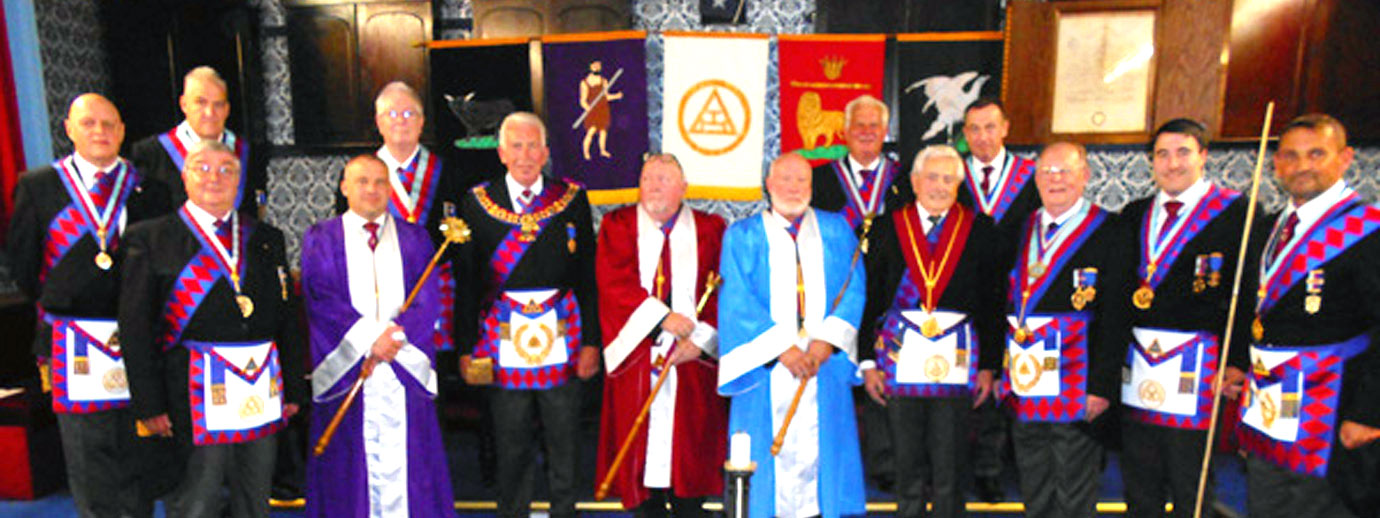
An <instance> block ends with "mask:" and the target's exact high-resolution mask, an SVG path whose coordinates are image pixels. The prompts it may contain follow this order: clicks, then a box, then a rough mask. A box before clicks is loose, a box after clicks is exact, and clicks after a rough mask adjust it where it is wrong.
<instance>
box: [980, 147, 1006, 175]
mask: <svg viewBox="0 0 1380 518" xmlns="http://www.w3.org/2000/svg"><path fill="white" fill-rule="evenodd" d="M972 157H973V164H974V166H975V167H973V173H981V172H982V168H983V166H989V165H990V166H992V172H993V173H996V174H1001V168H1002V166H1004V165H1006V146H1002V147H1001V149H999V150H997V154H996V155H995V156H993V157H992V161H991V162H983V161H982V160H979V159H978V157H977V155H972Z"/></svg>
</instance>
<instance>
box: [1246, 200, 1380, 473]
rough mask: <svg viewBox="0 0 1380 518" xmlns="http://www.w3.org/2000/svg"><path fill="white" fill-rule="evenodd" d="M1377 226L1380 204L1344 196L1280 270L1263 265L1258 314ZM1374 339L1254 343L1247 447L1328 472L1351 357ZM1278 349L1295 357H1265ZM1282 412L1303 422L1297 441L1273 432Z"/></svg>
mask: <svg viewBox="0 0 1380 518" xmlns="http://www.w3.org/2000/svg"><path fill="white" fill-rule="evenodd" d="M1376 230H1380V207H1377V206H1375V205H1366V204H1363V203H1360V201H1359V200H1358V198H1357V196H1356V195H1355V194H1354V193H1353V194H1351V195H1349V196H1347V197H1345V198H1343V199H1342V200H1340V201H1338V202H1337V203H1336V204H1335V205H1333V206H1332V207H1331V208H1329V209H1328V210H1327V212H1326V213H1324V214H1323V216H1322V217H1321V218H1319V219H1318V221H1317V222H1316V223H1314V224H1313V226H1312V228H1310V229H1308V231H1307V233H1305V234H1303V236H1304V237H1303V238H1302V239H1299V240H1298V242H1297V243H1296V244H1295V245H1294V246H1291V247H1290V248H1288V249H1286V250H1285V251H1283V252H1282V253H1281V254H1280V257H1279V258H1278V260H1277V261H1276V262H1277V263H1278V264H1279V265H1280V266H1279V267H1278V268H1277V269H1275V270H1274V271H1270V270H1269V269H1268V266H1269V265H1266V264H1262V265H1261V271H1262V275H1261V277H1262V280H1261V285H1262V286H1263V287H1264V294H1265V295H1264V296H1263V297H1261V298H1260V300H1259V302H1258V306H1257V308H1258V309H1257V310H1256V314H1257V315H1264V314H1266V313H1268V312H1269V311H1270V310H1271V309H1273V308H1274V306H1275V304H1277V303H1278V302H1279V300H1280V299H1281V298H1282V297H1283V296H1284V294H1285V293H1286V292H1288V291H1289V289H1290V288H1291V287H1292V286H1293V285H1295V284H1297V283H1298V282H1299V281H1300V280H1302V279H1307V278H1309V277H1310V275H1309V274H1310V272H1313V271H1316V270H1320V269H1321V268H1322V266H1323V265H1324V264H1326V263H1327V262H1328V261H1331V260H1332V259H1334V258H1336V257H1337V256H1338V255H1340V254H1341V253H1342V252H1344V251H1346V249H1347V248H1349V247H1351V245H1353V244H1355V243H1356V242H1358V241H1360V240H1361V239H1364V238H1366V237H1367V236H1369V235H1371V234H1372V233H1374V232H1375V231H1376ZM1266 273H1268V276H1267V275H1265V274H1266ZM1310 282H1311V280H1310ZM1369 345H1370V338H1369V337H1368V336H1367V335H1365V334H1362V335H1360V336H1357V337H1355V338H1352V339H1350V340H1347V341H1344V342H1340V343H1335V344H1328V345H1319V346H1290V345H1287V344H1285V345H1275V344H1254V345H1252V347H1251V356H1252V363H1253V367H1252V369H1251V372H1250V385H1249V386H1248V389H1249V390H1248V391H1247V392H1245V393H1244V394H1243V396H1244V397H1243V398H1242V400H1241V415H1242V424H1243V425H1244V426H1240V427H1238V432H1239V436H1240V440H1241V446H1242V448H1244V449H1245V450H1246V451H1249V452H1252V453H1254V454H1256V455H1259V456H1260V457H1262V458H1264V459H1266V460H1268V461H1270V462H1272V463H1274V464H1276V465H1278V466H1280V467H1283V468H1286V469H1289V470H1292V471H1294V472H1296V473H1300V474H1304V475H1311V476H1315V477H1323V476H1326V475H1327V465H1328V459H1329V458H1330V457H1331V453H1332V446H1333V438H1334V437H1335V436H1336V425H1337V410H1338V409H1339V407H1340V397H1341V392H1342V375H1343V367H1344V363H1345V362H1346V360H1347V359H1349V358H1351V357H1353V356H1356V355H1357V354H1360V353H1362V352H1364V351H1365V350H1366V348H1367V347H1368V346H1369ZM1277 354H1284V355H1291V356H1292V357H1290V358H1289V359H1288V360H1286V361H1284V362H1282V363H1279V364H1278V365H1275V366H1274V367H1267V366H1266V365H1265V363H1264V362H1262V361H1259V360H1260V359H1261V358H1262V357H1265V356H1267V355H1277ZM1300 380H1302V381H1300ZM1276 386H1278V388H1279V389H1280V393H1281V397H1280V398H1279V400H1275V398H1274V397H1273V396H1272V395H1271V394H1272V392H1273V388H1275V387H1276ZM1279 419H1286V420H1288V421H1287V422H1286V423H1282V424H1281V425H1280V427H1297V430H1296V432H1294V435H1295V436H1294V437H1293V440H1287V438H1280V437H1276V436H1275V435H1271V434H1270V433H1268V432H1267V430H1266V429H1271V431H1274V430H1273V428H1274V427H1273V426H1272V425H1273V424H1275V422H1276V421H1277V420H1279ZM1261 426H1263V427H1264V428H1261ZM1286 430H1287V428H1286ZM1276 433H1278V431H1276ZM1285 435H1288V434H1287V433H1286V434H1285Z"/></svg>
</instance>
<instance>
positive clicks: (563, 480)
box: [489, 379, 580, 518]
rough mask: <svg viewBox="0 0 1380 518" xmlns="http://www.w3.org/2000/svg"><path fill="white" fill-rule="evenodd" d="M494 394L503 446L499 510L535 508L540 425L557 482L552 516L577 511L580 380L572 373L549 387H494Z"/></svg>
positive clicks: (522, 513) (506, 513) (509, 517)
mask: <svg viewBox="0 0 1380 518" xmlns="http://www.w3.org/2000/svg"><path fill="white" fill-rule="evenodd" d="M489 397H490V405H489V408H490V410H491V411H492V412H493V419H494V443H495V444H494V446H495V449H496V450H498V451H497V453H498V466H497V467H498V473H497V475H498V516H500V517H503V518H517V517H527V516H530V515H531V513H532V511H531V507H532V482H533V478H532V477H533V474H534V473H533V470H534V469H535V467H536V464H537V449H538V444H539V443H538V442H537V430H538V429H539V428H540V429H541V431H542V433H541V436H542V437H541V440H542V442H541V443H540V444H542V445H545V449H544V450H543V451H544V452H545V454H546V471H547V482H548V485H549V486H550V488H551V516H552V517H554V518H567V517H572V516H575V499H576V497H577V494H576V489H575V480H576V477H575V470H576V468H577V467H578V464H579V450H578V448H577V443H578V442H579V436H580V433H579V432H580V427H579V424H580V421H579V419H580V382H579V381H577V380H573V379H572V380H570V381H568V382H566V384H564V385H561V386H559V387H556V388H551V389H547V390H507V389H494V390H493V391H492V392H491V393H490V396H489Z"/></svg>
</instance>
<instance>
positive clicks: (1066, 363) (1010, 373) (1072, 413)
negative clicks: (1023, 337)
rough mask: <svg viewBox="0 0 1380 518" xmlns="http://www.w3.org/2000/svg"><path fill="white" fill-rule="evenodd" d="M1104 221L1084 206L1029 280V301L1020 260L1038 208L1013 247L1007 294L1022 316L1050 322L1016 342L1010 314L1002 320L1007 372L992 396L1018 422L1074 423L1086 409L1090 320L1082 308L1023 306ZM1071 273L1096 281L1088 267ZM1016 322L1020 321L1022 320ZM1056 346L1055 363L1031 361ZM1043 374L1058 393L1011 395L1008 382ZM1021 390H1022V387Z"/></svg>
mask: <svg viewBox="0 0 1380 518" xmlns="http://www.w3.org/2000/svg"><path fill="white" fill-rule="evenodd" d="M1106 219H1107V213H1106V212H1104V211H1103V210H1102V209H1101V208H1100V207H1098V206H1097V205H1090V206H1089V207H1088V213H1087V215H1086V216H1085V217H1084V218H1083V221H1082V222H1081V223H1080V224H1079V225H1078V226H1077V227H1075V228H1074V229H1073V230H1072V231H1070V234H1069V235H1068V237H1067V238H1065V240H1064V242H1063V243H1062V244H1060V246H1059V248H1058V250H1057V251H1055V252H1054V254H1053V255H1052V257H1053V258H1054V260H1053V261H1052V262H1051V264H1047V265H1045V271H1044V272H1043V273H1042V274H1041V275H1039V276H1038V277H1037V278H1036V279H1035V280H1034V281H1033V282H1032V283H1031V288H1030V292H1031V295H1030V297H1029V299H1028V300H1025V301H1022V300H1021V293H1022V291H1023V290H1022V288H1023V286H1024V285H1025V282H1026V279H1027V277H1028V276H1029V273H1030V272H1028V271H1027V267H1028V263H1029V261H1028V260H1027V259H1026V258H1027V257H1028V255H1029V252H1030V247H1032V246H1036V244H1035V241H1036V240H1037V237H1035V236H1036V233H1037V232H1042V231H1043V229H1042V228H1040V227H1041V225H1040V224H1039V223H1040V218H1039V217H1038V212H1037V213H1033V214H1032V216H1031V217H1030V218H1028V219H1027V221H1026V223H1025V237H1024V238H1023V240H1022V242H1021V247H1020V248H1019V250H1020V253H1019V255H1017V260H1016V266H1015V268H1012V270H1011V274H1010V277H1009V282H1010V290H1011V291H1010V295H1009V296H1010V297H1011V302H1012V306H1013V307H1014V308H1015V311H1016V314H1018V315H1019V314H1024V316H1025V318H1026V319H1027V320H1029V319H1035V318H1039V319H1044V318H1048V319H1050V321H1049V322H1048V323H1046V324H1045V325H1042V326H1040V327H1039V328H1036V329H1033V330H1031V331H1032V332H1033V335H1032V336H1031V337H1030V338H1029V339H1028V340H1027V341H1026V342H1025V343H1021V342H1020V341H1018V340H1016V339H1015V338H1014V336H1015V334H1016V333H1017V331H1018V328H1017V327H1016V325H1012V323H1011V322H1010V320H1014V318H1012V319H1008V330H1007V340H1006V342H1007V350H1006V354H1005V355H1003V362H1002V363H1003V365H1004V367H1005V368H1006V370H1007V375H1006V376H1003V377H1002V382H1001V385H1000V387H999V390H998V397H999V399H1006V401H1007V405H1009V406H1010V407H1011V408H1012V410H1013V411H1014V412H1015V414H1016V418H1017V419H1019V420H1021V421H1026V422H1030V421H1034V422H1057V423H1066V422H1075V421H1080V420H1082V419H1083V416H1084V415H1085V414H1086V412H1087V383H1088V325H1089V324H1090V323H1091V322H1092V316H1091V315H1089V314H1088V313H1087V312H1086V311H1070V312H1064V313H1044V314H1035V313H1028V310H1029V309H1030V308H1034V307H1037V306H1039V305H1040V300H1041V299H1043V298H1044V295H1045V292H1047V291H1049V288H1050V286H1051V285H1053V281H1054V279H1055V278H1057V277H1058V276H1059V272H1062V271H1063V270H1064V267H1065V266H1066V265H1067V264H1068V261H1069V259H1071V258H1072V257H1073V255H1074V254H1075V253H1076V252H1077V251H1078V250H1079V249H1080V248H1082V246H1083V244H1084V243H1085V242H1087V240H1088V238H1089V237H1091V236H1092V234H1093V232H1095V231H1096V230H1097V229H1098V227H1101V226H1102V223H1103V222H1104V221H1106ZM1070 223H1071V222H1070ZM1066 224H1069V223H1066ZM1073 277H1074V282H1075V283H1076V284H1079V286H1087V287H1092V286H1095V285H1096V283H1097V280H1096V277H1097V274H1096V272H1094V271H1086V270H1079V271H1075V272H1074V276H1073ZM1017 324H1024V322H1019V323H1017ZM1056 350H1057V351H1058V360H1057V365H1050V364H1049V362H1048V361H1044V362H1034V363H1031V362H1032V360H1033V359H1034V358H1035V357H1036V355H1035V354H1033V353H1034V352H1036V351H1038V352H1040V353H1044V355H1045V356H1047V355H1048V353H1050V352H1051V351H1056ZM1051 367H1052V368H1051ZM1032 370H1033V371H1032ZM1044 372H1051V373H1053V374H1057V375H1058V376H1059V390H1058V394H1055V395H1048V396H1021V395H1019V394H1017V393H1016V388H1017V387H1015V386H1013V383H1016V384H1022V383H1024V382H1025V381H1030V384H1031V385H1034V384H1035V383H1037V382H1038V380H1039V378H1040V377H1041V376H1042V375H1043V373H1044ZM1022 373H1024V374H1022ZM1022 391H1023V392H1024V390H1022Z"/></svg>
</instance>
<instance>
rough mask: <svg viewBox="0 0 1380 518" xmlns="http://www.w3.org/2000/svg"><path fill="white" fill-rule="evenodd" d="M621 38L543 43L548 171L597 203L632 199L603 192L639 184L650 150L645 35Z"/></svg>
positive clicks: (632, 199)
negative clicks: (578, 186) (585, 190)
mask: <svg viewBox="0 0 1380 518" xmlns="http://www.w3.org/2000/svg"><path fill="white" fill-rule="evenodd" d="M618 37H620V38H621V39H607V40H597V41H588V40H585V41H560V40H559V39H556V40H555V41H543V42H542V59H543V66H544V68H545V74H544V75H545V78H546V85H545V94H546V113H547V128H548V131H547V133H548V138H547V140H548V144H549V145H550V147H551V171H552V173H553V174H555V175H556V176H557V177H560V178H565V179H568V180H573V181H576V182H579V183H581V184H583V185H584V186H585V187H586V188H588V189H589V190H590V191H591V192H590V199H591V201H594V202H595V203H598V201H595V200H596V199H605V200H606V201H609V202H614V201H625V202H630V201H635V198H631V199H628V198H627V196H617V195H613V193H600V192H599V191H612V190H618V189H629V188H636V187H637V178H638V173H639V171H640V169H641V166H642V154H643V153H644V152H646V151H647V58H646V41H645V37H643V36H642V35H640V34H639V35H637V36H635V37H631V38H629V37H628V36H627V35H626V33H625V34H620V35H618ZM601 194H603V195H602V196H601ZM613 198H620V199H618V200H615V199H613Z"/></svg>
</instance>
